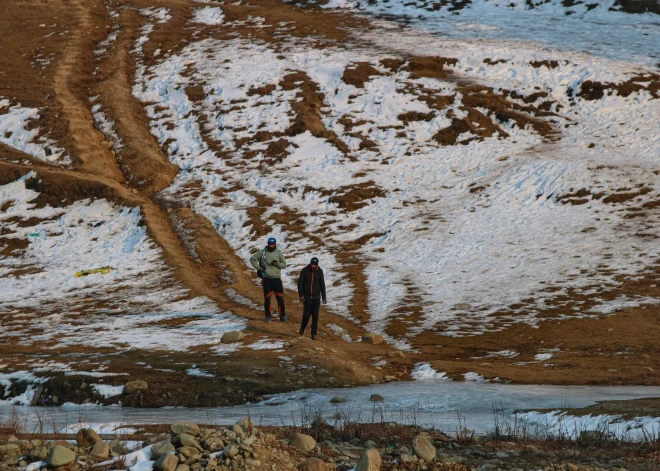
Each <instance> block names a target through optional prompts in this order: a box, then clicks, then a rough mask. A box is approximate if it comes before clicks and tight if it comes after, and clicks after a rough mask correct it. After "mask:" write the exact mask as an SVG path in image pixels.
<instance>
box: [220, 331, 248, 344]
mask: <svg viewBox="0 0 660 471" xmlns="http://www.w3.org/2000/svg"><path fill="white" fill-rule="evenodd" d="M244 338H245V334H244V333H243V332H240V331H238V330H233V331H231V332H225V333H224V334H223V335H222V338H221V339H220V342H221V343H236V342H240V341H241V340H243V339H244Z"/></svg>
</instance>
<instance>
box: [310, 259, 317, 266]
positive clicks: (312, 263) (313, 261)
mask: <svg viewBox="0 0 660 471" xmlns="http://www.w3.org/2000/svg"><path fill="white" fill-rule="evenodd" d="M318 264H319V259H318V258H316V257H312V261H311V262H310V265H318Z"/></svg>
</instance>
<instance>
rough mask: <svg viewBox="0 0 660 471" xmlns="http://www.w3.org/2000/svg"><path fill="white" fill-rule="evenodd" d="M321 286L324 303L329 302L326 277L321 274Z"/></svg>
mask: <svg viewBox="0 0 660 471" xmlns="http://www.w3.org/2000/svg"><path fill="white" fill-rule="evenodd" d="M319 285H320V286H321V297H322V298H323V303H324V304H325V303H327V302H328V298H326V296H325V275H324V274H323V272H321V277H320V279H319Z"/></svg>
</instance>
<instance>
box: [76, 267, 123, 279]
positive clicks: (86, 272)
mask: <svg viewBox="0 0 660 471" xmlns="http://www.w3.org/2000/svg"><path fill="white" fill-rule="evenodd" d="M110 270H114V268H112V267H100V268H91V269H89V270H80V271H77V272H76V278H80V277H81V276H87V275H92V274H95V273H102V274H106V273H110Z"/></svg>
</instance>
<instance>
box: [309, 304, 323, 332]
mask: <svg viewBox="0 0 660 471" xmlns="http://www.w3.org/2000/svg"><path fill="white" fill-rule="evenodd" d="M309 301H310V303H311V311H312V338H313V339H315V338H316V333H317V332H318V330H319V308H320V307H321V300H320V299H310V300H309Z"/></svg>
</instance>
